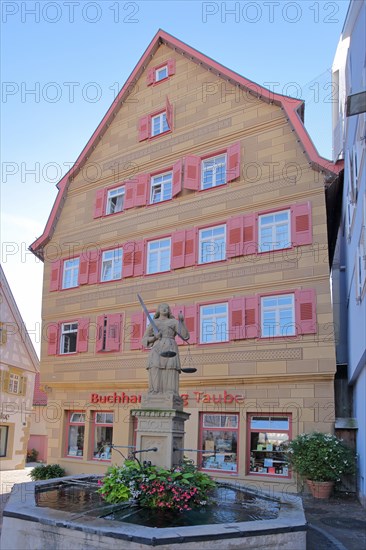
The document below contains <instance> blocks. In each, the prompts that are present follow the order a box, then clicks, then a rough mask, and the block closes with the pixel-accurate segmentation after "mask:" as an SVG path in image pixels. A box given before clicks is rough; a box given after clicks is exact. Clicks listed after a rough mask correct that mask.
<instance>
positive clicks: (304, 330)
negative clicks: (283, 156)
mask: <svg viewBox="0 0 366 550" xmlns="http://www.w3.org/2000/svg"><path fill="white" fill-rule="evenodd" d="M295 312H296V327H297V334H316V332H317V325H316V294H315V290H314V289H313V288H310V289H307V290H295Z"/></svg>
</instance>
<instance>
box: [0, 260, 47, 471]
mask: <svg viewBox="0 0 366 550" xmlns="http://www.w3.org/2000/svg"><path fill="white" fill-rule="evenodd" d="M0 281H1V309H0V328H1V341H0V351H1V360H0V374H1V412H0V431H1V433H0V438H1V439H0V444H1V447H0V469H2V470H13V469H17V468H23V467H24V464H25V460H26V453H27V444H28V438H29V427H30V419H31V413H32V401H33V388H34V379H35V375H36V372H37V371H38V368H39V361H38V358H37V356H36V353H35V351H34V348H33V345H32V343H31V340H30V338H29V336H28V334H27V332H26V329H25V326H24V324H23V321H22V319H21V317H20V313H19V311H18V308H17V306H16V304H15V301H14V298H13V296H12V294H11V291H10V288H9V285H8V283H7V281H6V278H5V275H4V272H3V270H2V268H1V266H0Z"/></svg>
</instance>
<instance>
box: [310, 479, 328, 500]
mask: <svg viewBox="0 0 366 550" xmlns="http://www.w3.org/2000/svg"><path fill="white" fill-rule="evenodd" d="M306 483H307V486H308V487H309V489H310V492H311V494H312V495H313V497H314V498H329V497H330V495H331V494H332V491H333V487H334V481H312V480H311V479H307V480H306Z"/></svg>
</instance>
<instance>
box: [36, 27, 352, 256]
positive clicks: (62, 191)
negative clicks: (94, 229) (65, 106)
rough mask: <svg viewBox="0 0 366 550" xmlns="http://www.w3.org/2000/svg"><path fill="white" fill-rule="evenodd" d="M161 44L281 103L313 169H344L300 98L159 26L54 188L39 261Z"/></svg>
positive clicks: (335, 172)
mask: <svg viewBox="0 0 366 550" xmlns="http://www.w3.org/2000/svg"><path fill="white" fill-rule="evenodd" d="M161 44H165V45H166V46H168V47H169V48H172V49H173V50H175V51H176V52H178V53H179V54H181V55H184V56H186V57H188V58H189V59H190V60H191V61H193V62H194V63H197V64H199V65H201V66H202V67H204V68H206V69H207V70H209V71H212V72H213V73H214V74H216V75H217V76H220V77H225V79H226V80H228V81H229V82H230V83H231V84H234V85H237V86H239V87H241V88H242V89H245V90H246V91H247V92H248V93H250V94H252V95H254V96H255V97H257V98H258V99H261V100H262V101H265V102H267V103H273V104H275V105H278V106H280V107H281V108H282V109H283V110H284V112H285V113H286V115H287V117H288V122H289V123H290V125H291V126H292V128H293V130H294V131H295V132H296V134H297V137H298V139H299V140H300V142H301V143H302V146H303V148H304V153H305V154H306V155H307V157H308V159H309V162H310V164H311V165H312V166H313V168H314V169H315V170H318V171H321V172H325V174H326V175H327V176H328V177H330V179H332V176H333V178H334V177H336V176H338V174H339V172H340V171H341V170H342V169H343V161H338V162H337V163H333V162H332V161H330V160H327V159H325V158H323V157H321V156H320V155H319V154H318V152H317V150H316V148H315V145H314V144H313V142H312V140H311V138H310V136H309V134H308V133H307V131H306V129H305V126H304V124H303V115H304V101H302V100H300V99H294V98H291V97H289V96H285V95H281V94H276V93H274V92H272V91H270V90H267V88H264V87H263V86H260V85H259V84H256V83H255V82H253V81H251V80H248V79H247V78H245V77H243V76H241V75H239V74H238V73H236V72H234V71H232V70H231V69H228V68H227V67H225V66H224V65H221V64H220V63H218V62H217V61H214V60H213V59H211V58H210V57H208V56H207V55H204V54H203V53H201V52H199V51H198V50H195V49H194V48H192V47H191V46H188V45H187V44H185V43H184V42H182V41H181V40H178V39H177V38H175V37H174V36H172V35H171V34H168V33H167V32H165V31H163V30H162V29H159V30H158V32H157V33H156V34H155V36H154V38H153V39H152V41H151V42H150V44H149V46H148V47H147V48H146V50H145V52H144V53H143V55H142V56H141V58H140V60H139V62H138V63H137V65H136V67H135V68H134V70H133V71H132V73H131V74H130V76H129V77H128V79H127V80H126V82H125V84H124V86H123V87H122V89H121V90H120V92H119V93H118V95H117V97H116V98H115V100H114V101H113V103H112V105H111V106H110V107H109V109H108V111H107V113H106V114H105V116H104V117H103V119H102V120H101V122H100V123H99V125H98V127H97V128H96V130H95V131H94V133H93V134H92V136H91V137H90V139H89V141H88V142H87V144H86V145H85V147H84V149H83V150H82V152H81V153H80V155H79V157H78V158H77V160H76V162H75V164H74V165H73V166H72V167H71V168H70V170H69V171H68V172H67V174H65V176H64V177H63V178H62V179H61V180H60V181H59V182H58V184H57V188H58V190H59V191H58V194H57V197H56V200H55V202H54V205H53V207H52V210H51V213H50V216H49V218H48V220H47V223H46V227H45V229H44V232H43V234H42V235H41V236H40V237H39V238H38V239H37V240H36V241H34V242H33V243H32V244H31V245H30V247H29V249H30V250H31V251H32V252H33V253H34V254H35V255H36V256H38V257H39V258H41V259H42V260H43V246H45V245H46V244H47V243H48V242H49V240H50V239H51V237H52V234H53V231H54V228H55V225H56V222H57V220H58V218H59V215H60V211H61V209H62V206H63V204H64V202H65V199H66V193H67V188H68V184H69V181H70V178H72V177H75V176H76V175H77V173H78V172H79V171H80V170H81V169H82V167H83V166H84V164H85V163H86V161H87V159H88V157H89V156H90V154H91V152H92V151H93V149H94V148H95V147H96V144H97V143H98V141H99V140H100V139H101V138H102V136H103V134H104V133H105V132H106V130H107V128H108V127H109V125H110V123H111V122H112V120H113V117H114V116H115V114H116V113H117V111H118V110H119V109H120V107H121V106H122V104H123V103H124V102H125V101H126V99H127V97H128V96H129V94H130V93H131V90H133V85H134V83H135V82H136V81H137V80H138V79H139V78H140V77H141V75H142V73H143V72H144V70H145V68H146V66H147V64H148V63H149V61H150V60H151V58H152V57H153V56H154V54H155V52H156V51H157V49H158V48H159V46H160V45H161Z"/></svg>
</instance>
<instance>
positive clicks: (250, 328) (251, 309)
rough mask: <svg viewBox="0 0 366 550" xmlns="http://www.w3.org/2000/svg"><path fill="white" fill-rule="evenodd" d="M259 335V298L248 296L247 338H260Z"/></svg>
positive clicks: (246, 307)
mask: <svg viewBox="0 0 366 550" xmlns="http://www.w3.org/2000/svg"><path fill="white" fill-rule="evenodd" d="M259 335H260V324H259V297H258V296H248V297H246V298H245V338H258V337H259Z"/></svg>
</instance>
